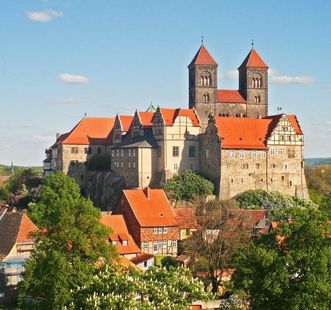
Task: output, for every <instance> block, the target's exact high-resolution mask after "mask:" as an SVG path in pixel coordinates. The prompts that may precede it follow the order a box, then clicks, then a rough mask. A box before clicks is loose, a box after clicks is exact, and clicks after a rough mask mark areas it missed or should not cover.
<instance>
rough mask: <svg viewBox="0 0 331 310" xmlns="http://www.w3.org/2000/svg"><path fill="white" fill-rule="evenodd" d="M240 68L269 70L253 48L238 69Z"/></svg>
mask: <svg viewBox="0 0 331 310" xmlns="http://www.w3.org/2000/svg"><path fill="white" fill-rule="evenodd" d="M242 67H256V68H269V67H268V65H267V64H266V63H265V62H264V61H263V59H262V58H261V57H260V55H259V54H258V53H257V51H256V50H255V49H254V48H252V49H251V50H250V52H249V53H248V55H247V57H246V58H245V60H244V61H243V63H242V64H241V65H240V67H239V68H242Z"/></svg>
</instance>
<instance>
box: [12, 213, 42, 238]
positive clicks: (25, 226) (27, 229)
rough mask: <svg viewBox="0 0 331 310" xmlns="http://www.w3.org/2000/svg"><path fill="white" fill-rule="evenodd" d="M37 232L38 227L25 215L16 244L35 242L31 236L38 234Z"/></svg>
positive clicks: (23, 215)
mask: <svg viewBox="0 0 331 310" xmlns="http://www.w3.org/2000/svg"><path fill="white" fill-rule="evenodd" d="M37 230H38V228H37V226H36V225H35V224H34V223H33V222H32V221H31V220H30V219H29V218H28V216H27V215H26V214H25V213H23V214H22V217H21V225H20V228H19V230H18V234H17V239H16V242H18V243H20V242H31V241H32V240H33V237H32V236H31V235H30V233H32V232H36V231H37Z"/></svg>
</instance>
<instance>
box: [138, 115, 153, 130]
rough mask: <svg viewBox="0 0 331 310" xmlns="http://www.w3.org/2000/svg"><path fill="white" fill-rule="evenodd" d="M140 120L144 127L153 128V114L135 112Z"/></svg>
mask: <svg viewBox="0 0 331 310" xmlns="http://www.w3.org/2000/svg"><path fill="white" fill-rule="evenodd" d="M137 113H138V116H139V118H140V121H141V124H142V125H143V126H144V127H152V126H153V122H152V121H153V116H154V112H137Z"/></svg>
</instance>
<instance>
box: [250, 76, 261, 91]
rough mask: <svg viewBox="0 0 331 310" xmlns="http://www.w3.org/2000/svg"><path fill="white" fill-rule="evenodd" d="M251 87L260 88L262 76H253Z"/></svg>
mask: <svg viewBox="0 0 331 310" xmlns="http://www.w3.org/2000/svg"><path fill="white" fill-rule="evenodd" d="M252 87H254V88H260V87H262V76H261V75H260V74H255V75H254V76H253V77H252Z"/></svg>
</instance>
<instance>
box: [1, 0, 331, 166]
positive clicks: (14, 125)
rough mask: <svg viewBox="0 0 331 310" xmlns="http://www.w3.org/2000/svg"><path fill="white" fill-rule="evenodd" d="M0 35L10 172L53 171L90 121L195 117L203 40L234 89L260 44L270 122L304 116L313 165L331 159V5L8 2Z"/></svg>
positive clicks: (222, 84) (4, 156) (222, 79)
mask: <svg viewBox="0 0 331 310" xmlns="http://www.w3.org/2000/svg"><path fill="white" fill-rule="evenodd" d="M0 29H1V31H0V43H1V45H0V46H1V47H0V111H1V112H0V113H1V118H0V163H4V164H10V162H11V161H13V162H14V164H18V165H41V162H42V160H43V159H44V149H45V148H46V147H48V146H50V145H51V144H52V143H53V142H54V140H55V134H56V132H60V133H63V132H66V131H68V130H70V129H71V128H72V127H73V126H74V125H75V124H76V123H77V122H78V121H79V120H80V119H81V118H82V117H83V116H84V113H87V115H88V116H100V117H101V116H103V117H105V116H114V115H115V114H116V113H117V112H118V113H122V114H131V113H132V112H134V110H135V109H138V110H145V109H146V108H147V107H148V105H149V104H150V102H151V101H152V102H153V104H154V105H160V106H164V107H187V105H188V91H187V89H188V72H187V65H188V63H189V62H190V60H191V59H192V58H193V56H194V54H195V53H196V51H197V49H198V48H199V45H200V37H201V35H203V36H204V38H205V45H206V47H207V48H208V50H209V51H210V53H211V54H212V55H213V57H214V58H215V60H216V61H217V62H218V64H219V74H218V75H219V81H218V85H219V88H229V89H231V88H233V89H236V88H237V87H238V81H237V78H236V73H235V72H234V70H236V68H237V67H238V66H239V65H240V64H241V62H242V61H243V59H244V58H245V56H246V55H247V53H248V52H249V50H250V47H251V45H250V44H251V39H253V38H254V42H255V48H256V50H257V51H258V52H259V54H260V55H261V56H262V58H263V59H264V61H265V62H266V63H267V64H268V65H269V66H270V84H269V106H270V108H269V113H270V114H274V113H276V108H277V107H278V106H281V107H283V112H284V113H288V114H296V115H297V116H298V118H299V121H300V124H301V126H302V128H303V130H304V132H305V154H306V157H323V156H331V139H330V135H331V100H330V97H331V76H330V74H331V70H330V69H331V56H330V55H331V54H330V51H331V35H330V33H331V2H330V1H322V0H320V1H304V0H301V1H300V0H292V1H288V0H287V1H285V0H278V1H273V0H270V1H265V0H264V1H260V0H256V1H235V0H231V1H230V0H229V1H222V0H215V1H212V0H209V1H208V0H205V1H201V0H200V1H195V0H194V1H193V0H190V1H189V0H181V1H179V0H167V1H161V0H160V1H157V0H151V1H145V0H140V1H138V0H132V1H126V0H118V1H113V0H98V1H96V0H94V1H90V0H85V1H78V0H76V1H73V0H72V1H64V0H63V1H61V0H54V1H52V0H49V1H46V0H44V1H43V0H29V1H23V0H16V1H13V0H1V3H0Z"/></svg>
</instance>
